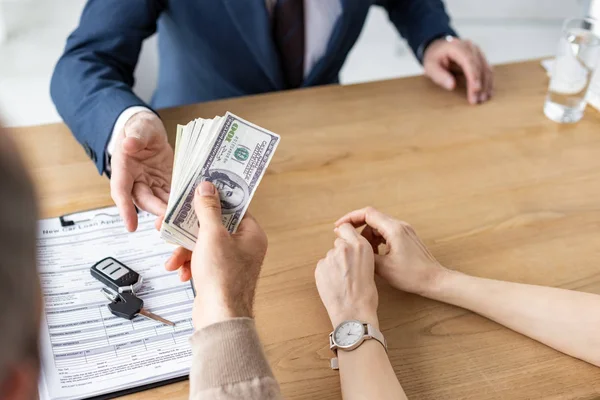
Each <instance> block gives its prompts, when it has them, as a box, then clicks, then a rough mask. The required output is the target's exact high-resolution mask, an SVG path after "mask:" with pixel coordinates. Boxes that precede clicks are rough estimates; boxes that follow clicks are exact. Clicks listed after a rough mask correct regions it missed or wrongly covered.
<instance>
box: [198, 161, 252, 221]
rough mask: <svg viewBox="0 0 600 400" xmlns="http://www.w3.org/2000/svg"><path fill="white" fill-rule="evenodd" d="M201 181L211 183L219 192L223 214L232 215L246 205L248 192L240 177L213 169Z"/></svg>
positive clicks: (229, 172)
mask: <svg viewBox="0 0 600 400" xmlns="http://www.w3.org/2000/svg"><path fill="white" fill-rule="evenodd" d="M202 180H203V181H209V182H212V184H213V185H215V187H216V188H217V190H218V191H219V196H220V198H221V209H222V212H223V214H233V213H234V212H236V211H238V210H241V209H243V208H244V206H245V205H246V202H247V201H248V198H249V196H250V190H249V188H248V185H247V184H246V182H245V181H244V179H243V178H242V177H240V176H238V175H236V174H234V173H233V172H231V171H227V170H223V169H213V170H210V171H208V176H205V177H203V178H202Z"/></svg>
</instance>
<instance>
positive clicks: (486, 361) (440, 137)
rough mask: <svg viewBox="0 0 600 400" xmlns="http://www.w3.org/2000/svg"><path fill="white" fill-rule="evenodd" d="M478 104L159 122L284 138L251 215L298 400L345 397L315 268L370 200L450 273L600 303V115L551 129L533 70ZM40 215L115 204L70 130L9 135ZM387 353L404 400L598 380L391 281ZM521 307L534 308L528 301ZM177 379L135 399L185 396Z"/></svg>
mask: <svg viewBox="0 0 600 400" xmlns="http://www.w3.org/2000/svg"><path fill="white" fill-rule="evenodd" d="M495 72H496V75H495V80H496V90H495V96H494V98H493V100H492V101H491V102H489V103H486V104H484V105H480V106H469V105H468V104H467V102H466V100H465V98H464V95H463V94H462V93H461V92H458V93H449V92H445V91H442V90H440V89H438V88H436V87H434V86H433V84H431V83H430V82H428V81H427V80H426V79H425V78H423V77H414V78H407V79H398V80H390V81H382V82H375V83H368V84H360V85H352V86H327V87H320V88H311V89H302V90H297V91H292V92H284V93H275V94H267V95H259V96H250V97H244V98H237V99H230V100H223V101H215V102H210V103H203V104H196V105H191V106H185V107H178V108H173V109H167V110H163V111H161V113H160V114H161V116H162V118H163V120H164V122H165V125H166V127H167V129H168V130H169V133H170V135H171V137H173V134H174V130H175V126H176V124H185V123H187V122H188V121H190V120H191V119H193V118H197V117H204V118H211V117H213V116H215V115H223V114H224V113H225V112H226V111H231V112H233V113H235V114H238V115H240V116H242V117H243V118H246V119H248V120H250V121H252V122H254V123H256V124H258V125H260V126H263V127H265V128H267V129H270V130H272V131H274V132H277V133H279V134H280V135H281V138H282V140H281V145H280V146H279V148H278V150H277V153H276V154H275V157H274V158H273V161H272V163H271V166H270V168H269V170H268V171H267V173H266V175H265V177H264V179H263V181H262V183H261V185H260V188H259V189H258V192H257V193H256V195H255V197H254V199H253V201H252V205H251V207H250V211H251V212H252V214H254V216H255V217H256V218H257V219H258V220H259V221H260V223H261V224H262V226H263V228H264V229H265V231H266V232H267V234H268V236H269V251H268V254H267V258H266V260H265V264H264V267H263V270H262V274H261V278H260V281H259V286H258V292H257V299H256V320H257V325H258V328H259V332H260V336H261V338H262V340H263V343H264V345H265V350H266V353H267V355H268V358H269V361H270V363H271V366H272V367H273V370H274V372H275V375H276V378H277V379H278V380H279V382H280V384H281V389H282V391H283V394H284V395H285V397H286V398H288V399H315V398H317V399H338V398H340V388H339V377H338V374H337V372H334V371H332V370H330V369H329V357H330V352H329V349H328V340H327V336H328V334H329V332H330V331H331V325H330V323H329V321H328V318H327V315H326V312H325V310H324V308H323V306H322V304H321V301H320V300H319V296H318V294H317V290H316V287H315V283H314V267H315V265H316V263H317V261H318V260H319V259H320V258H321V257H322V256H324V254H325V253H326V252H327V250H328V249H329V248H330V247H331V246H332V243H333V240H334V233H333V222H334V221H335V220H336V219H337V218H338V217H339V216H341V215H343V214H344V213H346V212H347V211H350V210H352V209H356V208H360V207H363V206H366V205H372V206H375V207H377V208H379V209H381V210H382V211H384V212H387V213H390V214H392V215H394V216H397V217H399V218H402V219H404V220H406V221H408V222H410V223H411V224H413V226H414V227H415V229H416V230H417V232H418V233H419V234H420V236H421V237H422V238H423V239H424V241H425V243H426V244H427V245H428V246H429V247H430V248H431V250H432V252H433V254H434V255H435V256H436V257H437V258H438V259H439V260H440V261H441V262H442V263H443V264H444V265H447V266H449V267H451V268H454V269H457V270H460V271H463V272H466V273H469V274H474V275H478V276H483V277H489V278H496V279H503V280H511V281H518V282H525V283H533V284H540V285H550V286H556V287H562V288H568V289H575V290H581V291H588V292H593V293H599V294H600V268H598V263H599V258H600V257H599V256H600V236H599V235H598V231H599V230H600V203H599V200H598V199H599V196H600V130H599V127H600V114H599V113H598V112H597V111H596V110H594V109H588V110H587V112H586V115H585V117H584V119H583V120H582V121H581V122H579V123H578V124H575V125H558V124H555V123H553V122H551V121H549V120H547V119H546V118H545V117H544V115H543V113H542V105H543V102H544V96H545V92H546V86H547V78H546V75H545V73H544V71H543V69H542V67H541V66H540V65H539V62H537V61H533V62H527V63H520V64H511V65H505V66H498V67H497V68H496V71H495ZM11 132H12V134H13V135H14V137H15V138H16V140H17V142H18V144H19V146H20V147H21V149H22V150H23V151H24V153H25V157H26V160H27V162H28V164H29V165H30V166H31V168H32V171H33V172H32V174H33V175H34V178H35V180H36V182H37V184H38V187H39V196H40V199H41V209H42V214H43V215H44V216H57V215H60V214H62V213H67V212H74V211H78V210H85V209H90V208H95V207H100V206H107V205H110V204H111V199H110V194H109V185H108V181H107V179H106V178H103V177H100V176H98V174H97V172H96V170H95V169H94V166H93V165H92V162H91V161H90V160H89V159H88V158H87V156H86V155H85V153H84V151H83V149H82V148H81V147H80V146H79V145H78V144H77V143H76V141H75V140H74V139H73V138H72V137H71V135H70V133H69V130H68V129H67V128H66V127H65V126H64V125H62V124H54V125H46V126H37V127H30V128H19V129H12V130H11ZM378 287H379V292H380V306H379V315H380V319H381V327H382V330H383V332H384V334H385V336H386V338H387V340H388V343H389V356H390V359H391V362H392V364H393V366H394V369H395V371H396V374H397V376H398V379H399V380H400V382H401V383H402V386H403V387H404V389H405V391H406V393H407V395H408V397H409V398H410V399H477V400H480V399H511V400H515V399H534V398H535V399H540V398H543V399H575V398H577V399H593V398H598V396H600V369H598V368H594V367H592V366H591V365H589V364H586V363H584V362H582V361H579V360H576V359H573V358H570V357H568V356H565V355H563V354H560V353H558V352H556V351H554V350H552V349H550V348H548V347H545V346H543V345H541V344H540V343H537V342H535V341H533V340H530V339H528V338H526V337H524V336H521V335H519V334H517V333H515V332H513V331H510V330H508V329H506V328H504V327H502V326H500V325H498V324H496V323H494V322H491V321H489V320H487V319H485V318H482V317H479V316H477V315H475V314H473V313H471V312H468V311H466V310H463V309H460V308H457V307H453V306H449V305H446V304H442V303H438V302H435V301H432V300H428V299H424V298H421V297H419V296H415V295H410V294H406V293H402V292H399V291H395V290H393V289H391V288H390V287H388V286H387V285H385V284H384V283H381V282H379V284H378ZM526 306H527V305H526V304H524V305H523V307H526ZM188 387H189V386H188V383H187V382H182V383H178V384H173V385H169V386H165V387H162V388H158V389H154V390H151V391H146V392H142V393H138V394H135V395H132V396H130V398H131V399H163V398H170V399H186V398H187V394H188Z"/></svg>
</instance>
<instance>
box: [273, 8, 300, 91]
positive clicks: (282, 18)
mask: <svg viewBox="0 0 600 400" xmlns="http://www.w3.org/2000/svg"><path fill="white" fill-rule="evenodd" d="M273 38H274V40H275V45H276V46H277V51H278V52H279V60H280V61H281V66H282V68H283V72H284V75H285V78H286V82H287V86H288V87H289V88H297V87H299V86H300V85H301V84H302V81H303V78H304V1H303V0H278V1H277V3H276V4H275V8H274V10H273Z"/></svg>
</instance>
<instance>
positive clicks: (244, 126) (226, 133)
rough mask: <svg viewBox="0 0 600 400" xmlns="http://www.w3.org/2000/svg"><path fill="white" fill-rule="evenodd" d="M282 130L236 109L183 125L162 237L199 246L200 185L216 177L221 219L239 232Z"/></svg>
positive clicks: (179, 128) (176, 150) (175, 242)
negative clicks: (263, 124)
mask: <svg viewBox="0 0 600 400" xmlns="http://www.w3.org/2000/svg"><path fill="white" fill-rule="evenodd" d="M278 144H279V135H277V134H275V133H273V132H269V131H267V130H266V129H263V128H261V127H259V126H256V125H254V124H252V123H250V122H248V121H245V120H243V119H242V118H240V117H237V116H235V115H233V114H231V113H229V112H228V113H227V114H226V115H225V116H224V117H215V118H213V119H202V118H199V119H196V120H194V121H191V122H190V123H188V124H187V125H186V126H178V127H177V139H176V144H175V160H174V163H173V177H172V180H171V193H170V196H169V202H168V205H167V211H166V214H165V218H164V221H163V224H162V227H161V231H160V232H161V237H162V238H163V239H165V240H166V241H168V242H170V243H174V244H178V245H180V246H182V247H184V248H186V249H188V250H192V249H193V248H194V244H195V243H196V238H197V235H198V219H197V217H196V213H195V212H194V209H193V201H194V193H195V191H196V187H197V186H198V185H199V184H200V182H203V181H210V182H212V183H213V185H214V186H215V187H216V188H217V190H218V191H219V197H220V199H221V222H222V223H223V225H224V226H225V228H227V230H228V231H229V232H231V233H234V232H235V231H236V229H237V227H238V225H239V224H240V222H241V220H242V217H243V216H244V214H245V212H246V210H247V209H248V206H249V205H250V201H251V200H252V196H253V195H254V192H255V191H256V188H257V187H258V185H259V183H260V180H261V179H262V177H263V175H264V173H265V170H266V169H267V167H268V165H269V163H270V161H271V158H273V154H274V153H275V149H276V148H277V145H278Z"/></svg>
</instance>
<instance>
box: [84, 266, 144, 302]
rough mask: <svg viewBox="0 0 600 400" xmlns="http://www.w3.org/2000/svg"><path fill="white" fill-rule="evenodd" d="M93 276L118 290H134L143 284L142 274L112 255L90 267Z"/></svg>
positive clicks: (120, 291)
mask: <svg viewBox="0 0 600 400" xmlns="http://www.w3.org/2000/svg"><path fill="white" fill-rule="evenodd" d="M90 272H91V274H92V276H93V277H94V278H96V279H98V280H99V281H100V282H102V283H104V284H105V285H106V286H108V287H109V288H111V289H113V290H114V291H116V292H119V293H122V292H133V291H135V289H137V286H139V285H140V284H141V277H140V274H138V273H137V272H135V271H134V270H132V269H131V268H129V267H128V266H126V265H125V264H123V263H122V262H120V261H118V260H117V259H115V258H112V257H106V258H105V259H103V260H100V261H98V262H97V263H96V264H94V265H93V266H92V268H91V269H90Z"/></svg>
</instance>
